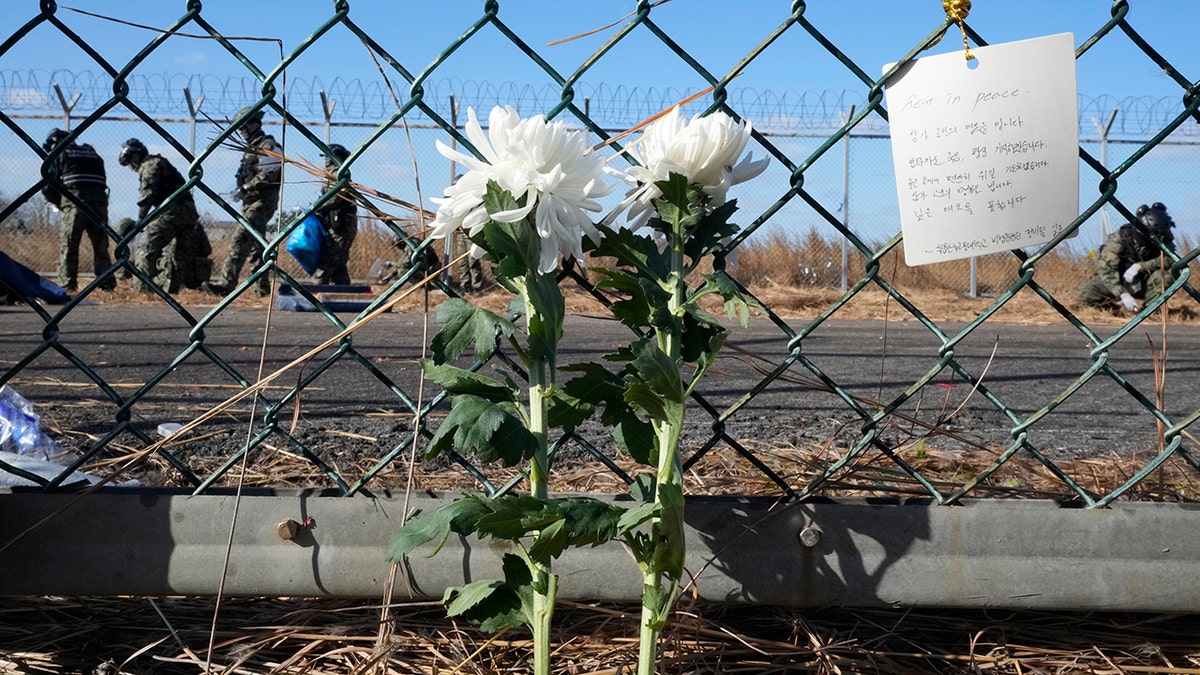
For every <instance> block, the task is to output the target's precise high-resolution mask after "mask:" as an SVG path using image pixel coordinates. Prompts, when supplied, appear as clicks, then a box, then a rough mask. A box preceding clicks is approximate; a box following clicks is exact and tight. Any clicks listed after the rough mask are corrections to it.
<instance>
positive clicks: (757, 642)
mask: <svg viewBox="0 0 1200 675" xmlns="http://www.w3.org/2000/svg"><path fill="white" fill-rule="evenodd" d="M381 609H382V608H381V607H380V605H379V604H378V603H371V602H347V601H318V600H311V599H297V598H246V599H232V600H226V601H225V602H224V603H223V604H222V606H221V609H220V614H219V620H218V621H217V630H216V632H215V639H214V643H215V648H214V649H213V650H212V652H211V654H210V653H209V651H208V644H209V639H210V631H211V626H212V623H213V616H214V605H213V602H212V601H211V600H208V599H199V598H174V597H172V598H59V597H47V598H27V599H21V600H16V601H10V602H8V603H7V606H6V607H5V608H4V609H3V610H0V617H2V618H3V620H2V621H0V644H3V647H0V673H47V674H59V673H61V674H66V673H87V674H89V675H90V674H92V673H95V674H96V675H109V674H115V673H138V674H141V675H150V674H153V673H207V672H212V673H237V674H239V675H256V674H260V673H261V674H264V675H265V674H267V673H271V674H275V673H289V674H291V673H297V674H298V673H312V674H330V675H333V674H339V675H340V674H343V673H344V674H347V675H349V674H356V675H357V674H370V673H378V674H380V675H409V674H413V673H422V674H428V675H435V674H436V675H449V674H451V673H470V674H475V675H482V674H499V673H527V672H529V669H530V664H529V662H528V661H529V655H530V649H529V642H528V634H527V633H525V632H524V631H516V630H514V631H511V632H509V633H503V634H501V635H499V636H493V637H489V636H485V635H481V634H480V633H479V632H478V631H476V630H474V629H472V628H470V627H468V626H463V625H459V624H457V623H455V622H452V621H448V620H446V619H445V618H444V615H443V612H442V609H441V607H440V606H439V605H437V604H436V603H429V602H413V603H399V604H395V605H392V606H390V607H389V608H388V613H389V615H390V617H391V618H390V620H388V621H387V622H386V623H381V621H380V615H381ZM637 618H638V614H637V608H636V607H630V606H619V605H599V604H588V605H585V604H578V603H562V604H561V605H560V607H559V609H558V611H557V612H556V615H555V619H556V621H555V625H556V627H557V629H556V631H555V633H554V635H553V636H552V637H553V641H554V672H555V673H556V674H557V675H568V674H569V675H619V674H629V673H632V672H633V671H632V669H633V666H634V664H635V662H636V658H637V639H636V635H637ZM381 628H382V629H383V630H381ZM381 635H382V636H383V637H381ZM661 645H662V646H661V648H660V654H661V672H663V673H755V674H767V673H784V672H792V673H823V674H830V675H832V674H835V673H880V674H917V673H1112V674H1122V673H1129V674H1131V675H1132V674H1134V673H1138V674H1143V673H1162V674H1167V673H1180V674H1182V673H1200V621H1197V619H1196V617H1194V616H1193V617H1186V616H1184V617H1179V616H1149V615H1132V614H1085V615H1072V614H1064V613H1051V612H998V611H948V610H907V611H903V612H901V611H896V610H885V609H858V610H849V609H823V610H808V611H799V610H793V609H785V608H777V607H761V606H760V607H744V606H743V607H739V606H728V605H718V604H712V603H703V602H693V603H685V604H684V605H683V606H682V607H681V608H680V609H679V610H678V611H677V612H676V613H675V615H674V616H673V617H672V619H671V621H670V622H669V623H668V625H667V628H666V630H664V631H663V640H662V643H661Z"/></svg>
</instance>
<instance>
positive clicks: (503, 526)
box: [475, 495, 562, 541]
mask: <svg viewBox="0 0 1200 675" xmlns="http://www.w3.org/2000/svg"><path fill="white" fill-rule="evenodd" d="M491 508H492V512H491V513H489V514H487V515H485V516H483V517H481V518H480V519H479V521H478V522H476V524H475V527H476V529H477V530H478V531H479V533H480V535H481V536H482V535H487V536H490V537H494V538H496V539H504V540H507V541H516V540H518V539H520V538H521V537H524V536H526V535H529V534H532V533H533V532H535V531H537V530H541V529H542V528H545V527H547V526H549V525H550V524H551V523H553V522H554V521H556V520H560V519H561V518H562V516H561V515H559V514H557V513H555V512H554V511H553V510H552V509H549V508H547V505H546V503H545V502H542V501H541V500H539V499H536V498H534V497H532V496H529V495H504V496H503V497H497V498H495V499H493V500H492V501H491Z"/></svg>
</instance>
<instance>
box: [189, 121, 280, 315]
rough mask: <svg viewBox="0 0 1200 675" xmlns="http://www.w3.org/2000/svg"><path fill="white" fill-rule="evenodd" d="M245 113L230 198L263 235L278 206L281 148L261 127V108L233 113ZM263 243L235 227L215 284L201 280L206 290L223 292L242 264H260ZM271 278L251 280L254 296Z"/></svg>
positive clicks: (264, 289) (264, 290)
mask: <svg viewBox="0 0 1200 675" xmlns="http://www.w3.org/2000/svg"><path fill="white" fill-rule="evenodd" d="M243 116H246V118H245V120H244V121H243V123H242V126H241V128H240V129H238V133H240V134H241V136H242V140H244V141H245V143H246V151H245V152H244V153H243V154H242V163H241V164H240V165H239V166H238V170H237V176H236V178H237V191H236V192H235V193H234V196H233V199H234V200H235V201H237V200H241V202H242V217H243V218H245V219H246V222H247V223H248V224H249V225H250V228H251V229H252V230H253V231H254V232H256V233H258V235H259V236H260V237H264V238H265V236H266V231H267V223H268V222H270V220H271V215H272V214H274V213H275V210H276V209H277V208H278V207H279V190H280V186H281V185H280V184H281V180H280V179H281V177H282V175H283V162H282V160H281V159H280V155H281V154H282V152H283V151H282V150H281V149H280V147H279V145H278V144H277V143H276V142H275V139H274V138H273V137H271V136H269V135H268V134H267V133H265V132H264V131H263V125H262V119H263V114H262V111H261V110H253V111H252V110H250V109H249V108H243V109H241V110H239V111H238V112H237V115H236V117H237V118H242V117H243ZM262 259H263V247H262V244H260V243H259V242H258V240H257V239H255V237H254V236H253V235H251V234H250V232H248V231H247V230H246V229H245V228H244V227H243V228H238V230H237V234H236V235H234V237H233V241H232V242H231V243H230V245H229V255H228V256H227V257H226V258H225V264H224V265H222V267H221V272H220V276H219V278H218V279H217V283H216V284H215V285H208V284H205V285H204V288H205V290H207V291H209V292H210V293H214V294H219V295H224V294H226V293H228V292H229V291H230V290H232V289H233V287H234V286H236V285H237V282H238V276H240V275H241V273H242V266H243V265H245V264H246V261H247V260H249V261H250V269H251V270H252V271H253V270H255V269H257V268H258V267H259V266H260V265H261V264H262ZM270 292H271V280H270V277H269V276H268V275H266V274H264V275H262V276H260V277H259V278H258V280H257V281H256V282H255V286H254V294H255V295H257V296H258V297H260V298H261V297H263V296H265V295H269V294H270Z"/></svg>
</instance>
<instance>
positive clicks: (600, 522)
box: [553, 497, 625, 546]
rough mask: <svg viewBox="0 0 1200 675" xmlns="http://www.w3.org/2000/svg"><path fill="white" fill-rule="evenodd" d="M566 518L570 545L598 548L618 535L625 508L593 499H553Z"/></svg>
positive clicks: (564, 521)
mask: <svg viewBox="0 0 1200 675" xmlns="http://www.w3.org/2000/svg"><path fill="white" fill-rule="evenodd" d="M553 505H554V508H555V509H556V510H557V511H558V512H559V513H560V514H562V516H563V519H564V520H563V521H562V522H563V523H564V529H565V530H566V532H567V533H568V539H569V542H570V545H571V546H599V545H600V544H603V543H604V542H606V541H610V540H612V538H613V537H615V536H616V534H617V523H618V522H619V521H620V518H621V516H622V515H623V514H624V513H625V509H623V508H621V507H619V506H615V505H613V504H609V503H607V502H602V501H600V500H598V499H593V498H591V497H569V498H566V499H556V500H554V503H553Z"/></svg>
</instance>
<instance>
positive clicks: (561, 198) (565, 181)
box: [430, 106, 616, 274]
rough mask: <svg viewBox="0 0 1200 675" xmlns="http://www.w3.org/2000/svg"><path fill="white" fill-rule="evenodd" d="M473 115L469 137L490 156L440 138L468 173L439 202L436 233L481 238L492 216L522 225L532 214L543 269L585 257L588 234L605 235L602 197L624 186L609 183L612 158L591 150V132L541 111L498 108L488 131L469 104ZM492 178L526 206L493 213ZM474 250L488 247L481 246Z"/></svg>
mask: <svg viewBox="0 0 1200 675" xmlns="http://www.w3.org/2000/svg"><path fill="white" fill-rule="evenodd" d="M467 118H468V121H467V125H466V132H467V137H468V138H469V139H470V140H471V143H472V144H473V145H474V146H475V148H476V150H478V151H479V153H480V154H481V155H483V159H479V158H477V157H475V156H473V155H468V154H466V153H462V152H459V151H457V150H454V149H452V148H450V147H448V146H446V145H445V144H443V143H441V142H440V141H439V142H438V144H437V147H438V151H439V152H441V153H442V155H444V156H445V157H447V158H448V159H451V160H453V161H455V162H458V163H460V164H462V165H464V166H465V167H467V169H468V170H467V171H466V173H464V174H463V175H462V176H461V177H460V178H459V179H458V180H457V181H455V183H454V184H453V185H451V186H450V187H448V188H446V191H445V193H444V196H443V197H442V198H440V199H434V200H433V201H434V203H436V204H437V205H438V211H437V216H436V217H435V218H434V220H433V231H432V233H431V234H430V236H431V237H434V238H437V237H445V236H447V235H448V234H450V233H451V232H453V231H454V230H455V229H456V228H459V227H461V228H463V230H465V231H466V232H467V233H468V234H471V235H474V234H476V233H477V232H479V230H480V229H481V228H482V227H483V226H484V225H485V224H486V223H487V222H488V221H489V220H496V221H497V222H507V223H511V222H517V221H519V220H521V219H523V218H526V217H527V216H529V214H530V213H531V212H532V213H534V219H533V222H534V225H535V227H536V229H537V233H538V235H539V237H540V238H541V242H542V244H541V259H540V261H539V264H538V271H539V272H541V273H543V274H549V273H551V272H553V271H554V270H555V269H556V268H557V267H558V263H559V259H560V257H561V256H562V255H570V256H574V257H575V258H576V259H579V260H582V259H583V244H582V242H583V237H584V236H587V237H588V238H589V239H591V240H592V241H599V238H600V232H599V231H598V230H597V229H596V227H595V225H594V224H593V223H592V219H591V217H590V216H589V215H588V213H589V212H590V213H595V212H599V211H600V204H599V203H598V202H596V201H595V200H596V199H598V198H600V197H603V196H605V195H607V194H609V193H610V192H612V191H613V189H615V187H616V186H614V185H610V184H608V183H606V182H604V181H603V179H602V175H603V171H604V160H603V158H602V157H601V156H599V155H597V154H595V153H592V152H590V149H589V147H588V144H587V136H586V134H584V133H582V132H580V131H578V130H575V129H572V128H570V127H568V126H567V125H566V123H564V122H562V121H554V122H547V121H546V120H545V118H544V117H543V116H541V115H536V116H534V117H530V118H528V119H521V117H520V116H519V115H518V114H517V111H516V110H515V109H513V108H512V107H511V106H506V107H503V108H502V107H500V106H496V107H495V108H493V109H492V112H491V114H490V115H489V116H488V133H487V134H486V135H485V134H484V132H483V128H482V127H481V126H480V124H479V120H478V119H477V118H476V116H475V111H474V110H473V109H470V108H468V109H467ZM488 181H496V183H497V184H498V185H499V186H500V187H501V188H503V189H504V190H507V191H508V192H509V193H511V194H512V195H513V197H515V198H516V200H517V202H518V203H520V202H522V201H523V202H524V204H523V206H522V207H520V208H518V209H513V210H511V211H505V212H503V213H495V214H491V215H489V214H488V213H487V210H486V209H485V208H484V206H483V196H484V194H485V193H486V192H487V184H488ZM471 254H472V255H473V256H475V257H482V256H483V254H484V252H483V251H482V250H481V249H480V248H479V247H478V246H473V247H472V249H471Z"/></svg>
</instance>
